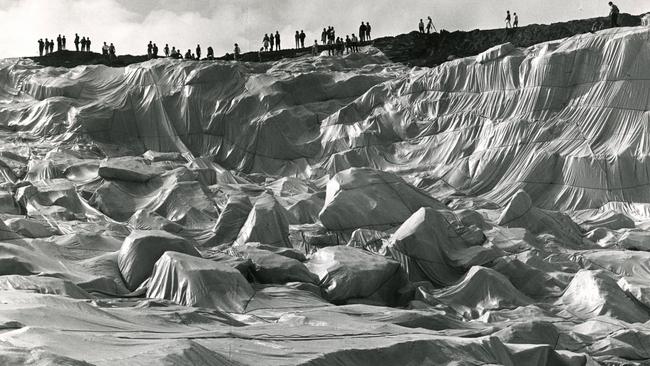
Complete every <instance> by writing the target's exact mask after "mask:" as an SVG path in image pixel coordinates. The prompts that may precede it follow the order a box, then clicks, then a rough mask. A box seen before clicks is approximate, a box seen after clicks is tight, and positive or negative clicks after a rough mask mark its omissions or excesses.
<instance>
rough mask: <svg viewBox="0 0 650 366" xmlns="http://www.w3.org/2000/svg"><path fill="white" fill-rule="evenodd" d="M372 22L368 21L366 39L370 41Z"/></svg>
mask: <svg viewBox="0 0 650 366" xmlns="http://www.w3.org/2000/svg"><path fill="white" fill-rule="evenodd" d="M370 29H371V28H370V22H366V41H370V39H371V38H370Z"/></svg>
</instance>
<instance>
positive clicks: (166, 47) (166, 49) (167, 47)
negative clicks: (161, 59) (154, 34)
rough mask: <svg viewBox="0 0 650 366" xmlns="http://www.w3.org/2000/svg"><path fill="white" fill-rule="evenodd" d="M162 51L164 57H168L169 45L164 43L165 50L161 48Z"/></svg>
mask: <svg viewBox="0 0 650 366" xmlns="http://www.w3.org/2000/svg"><path fill="white" fill-rule="evenodd" d="M163 51H165V57H169V44H168V43H165V48H163Z"/></svg>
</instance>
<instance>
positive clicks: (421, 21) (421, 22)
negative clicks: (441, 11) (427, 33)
mask: <svg viewBox="0 0 650 366" xmlns="http://www.w3.org/2000/svg"><path fill="white" fill-rule="evenodd" d="M418 29H419V30H420V33H422V34H424V21H423V20H422V19H420V23H419V24H418Z"/></svg>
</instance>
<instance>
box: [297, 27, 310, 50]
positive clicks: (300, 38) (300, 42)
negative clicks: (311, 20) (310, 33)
mask: <svg viewBox="0 0 650 366" xmlns="http://www.w3.org/2000/svg"><path fill="white" fill-rule="evenodd" d="M305 38H307V35H306V34H305V31H304V30H301V31H300V32H298V31H296V35H295V39H296V49H298V48H305Z"/></svg>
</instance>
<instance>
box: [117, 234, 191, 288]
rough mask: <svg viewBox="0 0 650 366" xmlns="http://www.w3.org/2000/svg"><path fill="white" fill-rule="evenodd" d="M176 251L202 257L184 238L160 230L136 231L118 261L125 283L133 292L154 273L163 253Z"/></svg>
mask: <svg viewBox="0 0 650 366" xmlns="http://www.w3.org/2000/svg"><path fill="white" fill-rule="evenodd" d="M167 251H175V252H180V253H186V254H189V255H193V256H195V257H200V256H201V255H200V254H199V252H198V251H197V250H196V249H195V248H194V246H193V245H192V244H191V243H190V242H189V241H187V240H186V239H184V238H181V237H179V236H176V235H172V234H170V233H168V232H166V231H160V230H146V231H145V230H134V231H133V232H131V234H130V235H129V236H128V237H127V238H126V239H124V243H122V247H121V248H120V251H119V254H118V257H117V260H118V265H119V267H120V272H121V273H122V277H123V278H124V282H125V283H126V286H127V287H128V288H129V290H131V291H133V290H135V289H136V288H138V286H140V284H141V283H142V282H144V280H146V279H147V278H148V277H149V276H150V275H151V273H152V271H153V267H154V264H155V263H156V261H158V259H159V258H160V256H161V255H163V253H165V252H167Z"/></svg>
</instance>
